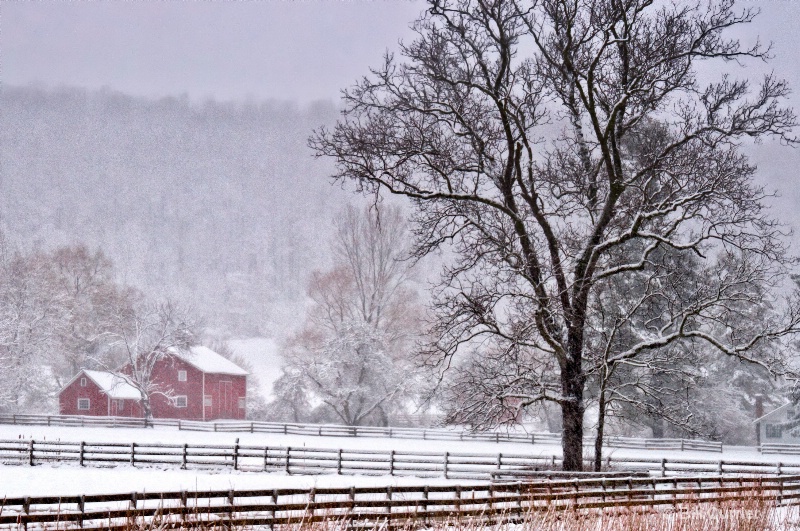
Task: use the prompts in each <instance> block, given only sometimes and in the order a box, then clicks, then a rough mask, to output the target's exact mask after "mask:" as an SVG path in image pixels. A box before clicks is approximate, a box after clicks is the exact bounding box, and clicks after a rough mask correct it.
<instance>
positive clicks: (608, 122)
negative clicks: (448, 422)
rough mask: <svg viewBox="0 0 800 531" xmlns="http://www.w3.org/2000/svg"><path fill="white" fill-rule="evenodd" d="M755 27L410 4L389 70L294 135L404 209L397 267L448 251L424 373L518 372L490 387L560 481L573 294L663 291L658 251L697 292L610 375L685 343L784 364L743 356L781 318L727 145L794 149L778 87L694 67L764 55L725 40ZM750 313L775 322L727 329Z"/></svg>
mask: <svg viewBox="0 0 800 531" xmlns="http://www.w3.org/2000/svg"><path fill="white" fill-rule="evenodd" d="M755 14H756V12H755V11H754V10H745V11H743V12H741V13H736V12H734V10H733V0H722V1H719V2H711V3H710V4H708V5H706V4H703V5H700V4H694V3H689V4H686V3H683V2H678V3H674V4H661V3H654V2H652V1H651V0H625V1H621V0H611V1H609V0H585V1H582V2H574V1H571V0H538V1H530V2H524V1H522V0H430V1H429V9H428V10H427V12H426V13H425V14H424V15H423V16H422V18H420V19H419V20H418V21H417V22H416V23H415V25H414V29H415V30H416V33H417V38H416V39H415V40H414V41H413V42H412V43H410V44H408V45H404V46H403V47H402V51H401V55H402V58H401V59H395V58H394V57H392V56H388V57H387V58H386V60H385V63H384V64H383V65H382V66H380V67H379V68H376V69H375V70H373V71H372V73H371V75H370V76H368V77H366V78H364V79H363V80H362V81H361V82H359V83H358V84H356V85H355V86H354V87H353V88H351V89H349V90H347V91H346V92H345V93H344V99H345V102H346V107H345V109H344V118H343V119H342V120H340V122H339V123H338V124H337V125H336V127H335V128H334V129H333V130H332V131H328V130H324V129H323V130H320V131H319V132H318V133H316V134H315V136H314V137H313V138H312V139H311V140H310V144H311V146H312V147H313V148H315V149H316V151H317V153H318V154H319V155H320V156H330V157H334V158H335V160H336V162H337V165H338V166H337V168H338V169H337V172H336V175H335V177H336V178H337V179H340V180H352V181H354V182H356V183H357V185H358V186H359V187H360V190H362V191H363V192H367V193H374V194H380V193H389V194H397V195H402V196H406V197H408V198H410V199H411V201H412V202H413V204H414V205H415V207H416V218H415V220H416V223H415V231H416V235H417V237H418V242H419V244H418V247H417V253H418V254H419V255H423V254H425V253H428V252H430V251H432V250H434V249H438V248H441V247H442V246H444V245H449V246H451V247H452V248H453V249H454V250H455V251H456V253H457V255H458V256H459V257H460V258H459V260H458V261H457V263H455V264H454V265H452V266H451V267H449V268H448V269H446V270H445V271H444V274H443V278H442V282H441V288H440V289H439V291H438V293H437V298H436V301H435V302H436V312H437V316H438V317H437V325H436V326H435V327H434V329H433V333H434V334H435V336H436V337H437V338H438V341H437V342H436V343H435V345H433V346H432V348H431V349H430V360H431V362H434V363H438V364H443V365H445V366H446V365H447V362H448V360H450V359H451V358H452V356H454V355H455V354H456V353H457V352H459V351H461V350H464V348H474V347H475V346H476V345H477V344H478V342H479V341H483V342H484V344H489V345H491V347H492V349H494V351H496V352H520V353H525V354H526V355H527V356H528V357H529V358H530V359H531V360H536V362H535V363H529V364H527V366H530V367H531V370H530V371H528V372H526V373H525V375H526V385H525V386H524V389H518V388H512V390H510V391H508V392H504V391H503V390H502V388H500V389H498V390H497V392H498V393H502V394H503V395H502V396H503V397H504V398H506V399H511V398H513V399H514V402H515V403H516V404H518V405H519V407H525V406H526V405H529V404H533V403H536V402H538V401H551V402H554V403H556V404H558V405H559V407H560V409H561V416H562V423H563V430H564V432H563V442H562V446H563V453H564V468H565V469H568V470H580V469H581V468H582V466H583V463H582V459H583V442H582V441H583V435H584V411H585V407H586V402H585V396H584V394H585V390H586V385H587V372H586V369H587V366H588V367H591V363H590V362H589V361H588V360H589V359H590V358H593V359H596V357H597V353H596V352H587V348H589V347H590V346H591V345H593V344H594V343H593V342H592V340H591V337H590V336H591V335H592V334H593V333H594V328H593V323H594V322H596V319H595V316H594V315H593V312H594V311H595V309H594V308H595V306H594V304H593V300H594V298H595V297H596V296H597V292H598V290H600V289H601V288H602V286H603V285H605V284H607V283H609V282H611V281H612V280H613V281H615V282H619V283H624V282H625V279H627V278H631V277H636V276H638V275H640V274H642V272H645V274H648V273H647V271H651V273H650V274H651V275H652V277H653V278H652V281H653V282H656V281H663V280H670V279H671V278H672V276H671V273H670V267H671V265H670V263H669V261H668V260H667V259H664V260H662V259H661V257H668V256H670V253H667V252H662V251H665V250H675V251H685V252H691V253H694V254H695V255H697V256H698V257H700V258H701V259H702V263H703V271H704V274H705V275H706V276H707V278H706V281H705V282H704V283H703V284H701V285H695V286H692V289H690V290H688V292H687V297H685V298H674V297H673V298H672V299H669V301H668V302H669V304H668V305H667V306H668V310H669V311H668V312H667V313H666V314H665V315H663V316H662V318H661V319H660V322H659V324H658V326H652V327H649V328H647V329H646V330H643V331H641V333H639V334H637V335H636V336H635V341H633V342H632V343H631V344H629V345H628V346H627V347H626V348H625V349H624V350H620V351H618V352H613V353H612V352H609V354H608V361H609V362H610V363H613V364H620V363H623V362H625V363H633V362H634V360H636V359H639V358H641V357H643V356H645V355H647V354H648V353H651V352H653V351H655V350H659V349H669V348H670V347H671V346H672V345H675V344H677V343H681V342H685V341H691V342H704V343H707V344H708V345H711V346H713V347H714V348H716V349H718V350H719V351H721V352H723V353H725V354H727V355H730V356H734V357H739V358H742V359H747V360H749V361H751V362H753V363H758V364H761V365H763V366H765V367H766V368H767V369H769V370H771V371H775V372H780V371H783V370H784V369H785V367H784V366H783V365H782V364H781V360H778V359H771V358H762V357H760V356H759V350H758V347H759V346H761V345H762V344H764V343H765V342H767V341H769V340H770V339H773V338H776V337H781V336H783V335H785V334H788V333H792V332H794V331H796V328H797V324H798V316H800V311H798V304H797V301H796V300H791V301H787V302H785V303H784V302H781V301H779V300H772V298H774V297H775V295H774V293H775V292H774V291H773V290H771V289H770V288H773V287H775V286H777V285H779V284H780V282H781V280H780V279H781V276H782V275H783V274H784V273H785V271H784V266H785V265H786V263H787V256H786V249H785V246H784V244H783V243H782V239H781V236H782V234H781V229H780V227H779V226H778V225H777V224H776V223H775V222H774V221H773V220H772V219H771V218H770V217H769V216H768V214H767V213H766V212H765V210H764V201H763V200H764V198H765V193H764V192H763V190H762V189H761V188H759V187H757V186H756V185H755V184H754V183H753V174H754V171H755V169H754V168H753V167H752V166H751V165H750V164H748V161H747V159H746V157H745V156H744V155H742V154H741V153H740V151H739V150H738V143H739V142H740V141H741V140H742V139H746V138H755V139H759V138H762V137H770V136H772V137H777V138H779V139H781V140H784V141H787V142H794V139H793V138H792V137H790V136H789V135H790V132H791V128H792V127H793V126H794V125H795V116H794V114H793V112H792V111H791V110H790V109H787V108H784V107H782V106H781V103H780V101H781V99H782V98H783V97H785V96H786V94H787V93H788V90H789V89H788V87H787V85H786V83H785V82H784V81H783V80H781V79H778V78H777V77H775V76H774V75H768V76H766V77H765V78H764V79H763V80H762V81H761V83H760V85H758V86H756V87H754V86H753V85H752V83H751V82H750V81H748V80H746V79H745V80H736V79H734V78H732V77H731V76H730V75H727V74H726V75H723V76H722V77H721V78H719V79H718V80H717V81H712V82H710V83H706V84H703V83H701V82H700V80H699V78H698V76H697V74H696V72H697V67H698V64H700V63H702V62H708V61H713V60H719V61H721V62H725V64H727V65H732V64H733V65H736V64H739V63H742V62H744V61H746V60H749V59H755V60H766V59H767V58H768V53H767V52H768V49H765V48H764V47H762V46H761V45H760V44H755V45H753V46H751V47H747V46H743V45H742V44H741V43H740V42H739V41H737V40H735V39H730V38H727V37H726V31H727V30H729V29H731V28H735V27H737V26H741V25H744V24H747V23H748V22H750V21H751V20H752V19H753V18H754V16H755ZM659 279H661V280H659ZM673 281H678V279H677V278H674V279H673ZM756 285H758V286H760V288H759V289H753V286H756ZM652 296H658V290H657V289H656V286H654V289H653V294H652ZM673 304H674V306H673ZM765 304H768V305H771V306H772V307H774V308H786V312H785V313H783V314H782V315H781V316H772V317H770V318H767V319H765V320H764V321H763V322H761V323H759V325H758V326H753V327H748V328H746V329H745V330H733V329H731V327H730V325H732V324H733V323H732V318H733V316H734V314H735V313H740V314H744V313H748V312H750V313H752V314H753V315H756V313H757V312H755V311H753V307H754V306H755V307H759V306H762V305H765ZM734 308H735V311H733V310H734ZM506 401H508V400H506ZM475 406H476V409H473V410H472V412H471V414H472V415H473V416H474V415H486V416H491V415H493V412H492V410H490V409H488V408H484V409H481V407H480V405H479V404H475Z"/></svg>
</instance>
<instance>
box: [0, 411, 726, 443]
mask: <svg viewBox="0 0 800 531" xmlns="http://www.w3.org/2000/svg"><path fill="white" fill-rule="evenodd" d="M0 424H17V425H39V426H42V425H46V426H82V427H86V426H95V427H109V428H144V427H147V426H163V427H171V428H177V429H179V430H186V431H207V432H248V433H277V434H284V435H305V436H320V437H321V436H325V437H381V438H397V439H421V440H438V441H484V442H494V443H501V442H516V443H530V444H561V435H560V434H557V433H515V432H505V433H503V432H499V431H496V432H485V433H473V432H469V431H463V430H448V429H432V428H430V429H429V428H396V427H377V426H342V425H337V424H296V423H294V424H293V423H278V422H259V421H218V422H202V421H192V420H177V419H150V420H145V419H141V418H128V417H86V416H71V415H0ZM593 443H594V441H592V440H591V439H589V438H587V439H586V441H585V444H593ZM604 445H605V446H606V447H608V448H632V449H648V450H700V451H709V452H722V443H720V442H715V441H699V440H694V439H638V438H629V437H606V438H605V439H604Z"/></svg>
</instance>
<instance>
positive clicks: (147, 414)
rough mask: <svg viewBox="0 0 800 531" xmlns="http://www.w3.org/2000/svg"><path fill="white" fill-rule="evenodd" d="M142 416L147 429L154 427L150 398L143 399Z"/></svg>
mask: <svg viewBox="0 0 800 531" xmlns="http://www.w3.org/2000/svg"><path fill="white" fill-rule="evenodd" d="M141 403H142V415H143V416H144V425H145V427H153V423H152V420H153V409H152V408H151V407H150V398H149V397H145V398H142V401H141Z"/></svg>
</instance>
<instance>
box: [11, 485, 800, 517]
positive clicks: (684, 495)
mask: <svg viewBox="0 0 800 531" xmlns="http://www.w3.org/2000/svg"><path fill="white" fill-rule="evenodd" d="M754 498H760V499H763V500H765V501H766V502H773V501H774V502H776V503H777V504H781V505H788V504H796V503H797V502H798V499H800V476H783V477H761V478H741V477H740V478H730V477H690V478H611V479H609V478H604V479H588V480H570V481H546V482H543V481H540V482H534V483H507V484H499V485H498V484H476V485H465V486H413V487H412V486H392V487H368V488H320V489H310V490H306V489H274V490H248V491H234V490H230V491H197V492H187V491H181V492H147V493H143V492H133V493H122V494H104V495H83V496H62V497H55V496H47V497H23V498H6V499H5V500H4V501H3V505H2V511H0V528H2V529H20V528H24V529H45V528H47V529H52V527H53V525H56V526H57V527H58V528H59V529H75V528H81V529H129V528H131V527H130V524H131V522H138V523H143V522H151V523H152V522H156V523H158V526H159V528H160V529H165V528H176V527H180V528H184V529H185V528H187V527H191V526H192V525H193V524H197V523H198V522H205V523H211V524H212V525H213V524H219V526H220V527H224V528H226V529H229V528H230V527H232V526H242V527H251V526H270V527H271V528H273V529H275V528H276V527H280V526H287V525H295V524H297V523H299V522H315V521H321V520H326V519H328V520H342V521H344V520H346V521H347V523H348V528H350V527H362V526H363V527H373V526H374V527H377V526H379V525H380V526H386V527H390V526H394V525H397V526H403V525H408V524H409V523H411V522H416V523H422V524H423V525H424V524H428V523H431V522H434V521H437V520H438V521H441V520H451V521H452V520H456V519H459V520H461V521H462V522H463V521H464V520H465V519H472V520H480V521H487V522H497V521H511V522H513V521H519V520H520V519H521V518H522V517H524V516H525V515H526V514H528V513H529V512H530V511H541V510H546V511H557V510H566V509H588V508H592V509H597V508H607V507H621V506H628V507H653V506H659V505H671V506H674V507H676V508H677V507H686V506H687V505H688V504H691V505H696V504H701V503H719V502H725V501H736V500H739V501H741V500H745V499H746V500H753V499H754Z"/></svg>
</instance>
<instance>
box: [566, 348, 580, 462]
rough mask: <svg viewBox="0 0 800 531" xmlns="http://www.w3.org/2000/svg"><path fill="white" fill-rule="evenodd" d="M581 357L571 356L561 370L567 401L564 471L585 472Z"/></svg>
mask: <svg viewBox="0 0 800 531" xmlns="http://www.w3.org/2000/svg"><path fill="white" fill-rule="evenodd" d="M580 360H581V357H580V355H578V356H569V358H568V360H567V361H566V363H565V364H564V367H563V368H562V370H561V389H562V393H563V395H564V398H565V400H564V401H563V402H562V403H561V418H562V421H563V424H564V432H563V435H562V438H561V448H562V451H563V454H564V462H563V469H564V470H567V471H570V472H581V471H583V412H584V408H585V406H584V404H583V379H584V378H583V373H582V371H581V362H580Z"/></svg>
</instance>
